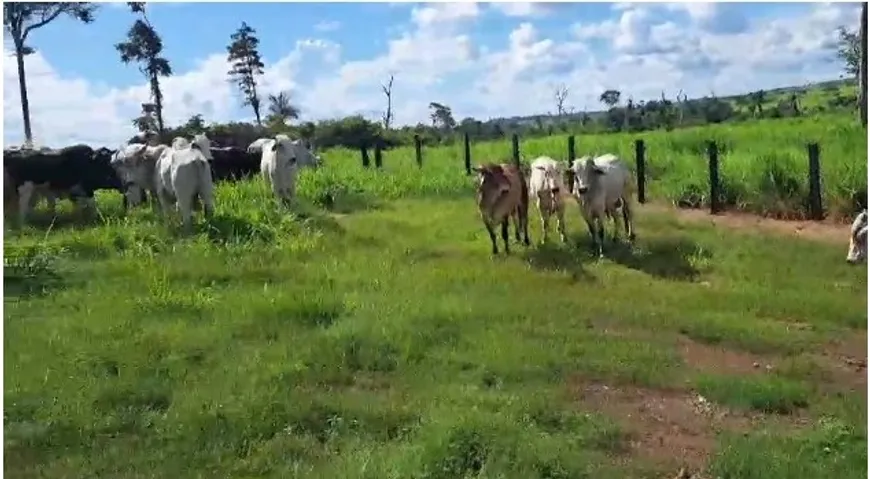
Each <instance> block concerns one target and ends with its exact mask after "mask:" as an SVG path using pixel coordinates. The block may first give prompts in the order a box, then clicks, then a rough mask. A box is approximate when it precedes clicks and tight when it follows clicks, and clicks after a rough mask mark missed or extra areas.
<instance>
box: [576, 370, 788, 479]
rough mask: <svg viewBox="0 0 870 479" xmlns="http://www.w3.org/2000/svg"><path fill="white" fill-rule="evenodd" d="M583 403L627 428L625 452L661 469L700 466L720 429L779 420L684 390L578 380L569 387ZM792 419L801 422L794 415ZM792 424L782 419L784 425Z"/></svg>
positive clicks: (743, 429)
mask: <svg viewBox="0 0 870 479" xmlns="http://www.w3.org/2000/svg"><path fill="white" fill-rule="evenodd" d="M571 392H572V394H573V395H574V397H575V398H576V399H577V400H578V401H579V402H580V403H581V405H582V407H583V408H585V409H589V410H594V411H596V412H599V413H602V414H605V415H608V416H610V417H612V418H615V419H616V420H617V421H618V422H619V423H620V425H621V426H622V428H623V429H624V430H625V431H626V432H627V434H628V451H627V452H628V454H627V455H625V456H623V457H621V458H620V460H621V461H626V460H631V458H633V457H640V458H642V459H644V460H647V461H650V462H651V463H653V464H655V465H657V466H661V467H662V469H663V470H669V471H676V470H679V469H680V468H685V469H686V470H687V471H700V470H703V469H704V467H705V466H706V464H707V461H708V458H709V457H710V455H711V454H712V453H714V452H715V450H716V447H717V444H718V439H717V436H718V434H719V433H721V432H726V431H727V432H735V433H747V432H749V431H751V430H753V429H754V428H756V427H758V426H759V425H760V424H761V423H763V422H764V423H770V424H772V423H773V422H781V421H783V420H782V419H779V418H767V417H765V416H764V415H761V414H757V413H748V412H747V413H744V412H736V411H732V410H730V409H728V408H725V407H722V406H719V405H716V404H714V403H712V402H710V401H709V400H707V399H706V398H704V397H702V396H700V395H698V394H696V393H691V392H687V391H678V390H658V389H648V388H640V387H636V386H618V387H616V386H608V385H603V384H595V383H586V382H582V381H580V382H578V383H576V384H574V385H573V386H572V388H571ZM791 421H792V422H793V423H795V422H802V421H801V420H800V419H798V418H792V419H791ZM789 425H791V426H794V425H795V424H783V426H789Z"/></svg>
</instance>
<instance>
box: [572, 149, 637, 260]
mask: <svg viewBox="0 0 870 479" xmlns="http://www.w3.org/2000/svg"><path fill="white" fill-rule="evenodd" d="M569 174H570V175H571V176H572V179H573V191H572V194H573V196H574V197H575V199H576V200H577V202H578V203H579V205H580V212H581V214H582V215H583V219H584V220H585V221H586V226H588V227H589V234H590V235H592V246H593V248H595V249H597V251H598V256H599V257H603V256H604V217H605V216H609V217H610V218H611V219H612V220H613V228H614V231H613V238H614V241H615V240H616V239H617V237H618V234H619V227H618V224H617V220H616V210H617V209H618V208H621V209H622V219H623V221H624V223H625V230H626V232H627V233H628V239H629V241H634V239H635V233H634V226H633V221H632V209H633V208H632V205H631V193H632V185H633V183H632V182H631V173H630V172H629V170H628V167H627V166H626V165H625V163H623V162H622V160H620V159H619V158H617V157H616V156H614V155H611V154H607V155H602V156H599V157H597V158H595V159H592V158H591V157H588V156H587V157H583V158H580V159H575V160H574V163H573V164H572V165H571V171H570V173H569Z"/></svg>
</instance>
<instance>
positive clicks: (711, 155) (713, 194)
mask: <svg viewBox="0 0 870 479" xmlns="http://www.w3.org/2000/svg"><path fill="white" fill-rule="evenodd" d="M382 144H383V142H382V141H380V139H377V140H376V141H375V145H374V150H375V151H374V156H375V167H376V168H378V169H381V168H382V167H383V152H382ZM575 145H576V143H575V139H574V135H570V136H568V147H567V158H568V159H569V162H570V161H573V159H574V158H575ZM463 150H464V151H463V153H464V155H463V156H464V158H463V160H464V166H465V174H466V175H471V171H472V170H471V140H470V138H469V135H468V133H465V134H464V135H463ZM360 155H361V159H362V165H363V167H364V168H369V167H370V166H371V162H370V160H369V155H368V148H367V147H366V146H362V147H360ZM414 156H415V157H416V160H417V166H418V167H420V168H422V167H423V144H422V140H421V138H420V135H414ZM634 156H635V166H636V176H637V201H638V203H641V204H643V203H646V202H647V195H646V145H645V143H644V141H643V140H642V139H637V140H635V141H634ZM819 156H820V153H819V144H818V143H809V144H807V158H808V178H807V179H808V183H809V194H808V198H807V205H808V209H809V216H810V219H812V220H815V221H821V220H823V219H824V217H825V212H824V207H823V205H822V187H821V184H822V179H821V167H820V165H819ZM511 160H512V161H513V163H514V164H515V165H517V166H519V165H520V139H519V135H517V134H513V135H511ZM707 160H708V170H709V180H710V214H713V215H715V214H718V213H720V212H721V211H722V210H723V209H724V208H723V205H722V191H721V178H720V174H719V166H720V165H719V146H718V144H717V143H716V142H715V141H714V140H710V141H708V142H707Z"/></svg>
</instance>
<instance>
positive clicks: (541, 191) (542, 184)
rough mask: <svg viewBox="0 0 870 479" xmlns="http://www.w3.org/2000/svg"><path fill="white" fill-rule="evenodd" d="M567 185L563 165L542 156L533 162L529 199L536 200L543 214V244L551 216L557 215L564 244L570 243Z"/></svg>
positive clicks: (539, 210)
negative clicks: (567, 215) (566, 204)
mask: <svg viewBox="0 0 870 479" xmlns="http://www.w3.org/2000/svg"><path fill="white" fill-rule="evenodd" d="M564 191H565V184H564V181H563V179H562V165H561V164H560V163H559V162H558V161H556V160H554V159H552V158H550V157H548V156H541V157H538V158H535V159H534V160H533V161H532V172H531V175H530V176H529V197H530V198H535V200H536V202H537V205H538V212H539V213H540V214H541V230H542V231H543V238H542V240H541V243H545V242H546V241H547V233H548V231H547V230H548V229H549V225H550V216H552V215H556V221H557V225H558V228H559V236H560V238H561V239H562V241H563V242H566V241H568V237H567V236H566V235H565V202H564V201H563V199H562V192H564Z"/></svg>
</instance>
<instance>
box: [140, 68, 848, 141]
mask: <svg viewBox="0 0 870 479" xmlns="http://www.w3.org/2000/svg"><path fill="white" fill-rule="evenodd" d="M841 85H842V82H834V83H831V84H829V85H824V86H820V87H814V88H813V89H811V90H807V89H790V90H789V91H786V92H779V93H776V94H774V93H765V92H764V91H758V92H753V93H750V94H748V95H743V96H738V97H730V98H716V97H704V98H699V99H692V100H689V99H681V100H680V101H670V100H668V99H665V98H661V99H658V100H650V101H641V102H638V103H637V104H635V103H634V102H633V101H631V100H629V101H628V102H626V105H625V106H612V107H611V108H610V109H609V110H607V111H603V112H593V113H579V114H578V113H565V114H563V115H561V116H558V115H540V116H533V117H526V118H513V119H497V120H489V121H480V120H476V119H474V118H465V119H463V120H462V121H459V122H456V121H455V120H454V119H453V116H452V112H451V111H450V108H449V107H447V106H445V105H443V104H432V105H430V110H431V111H432V115H431V116H432V124H423V123H419V124H417V125H416V126H403V127H398V128H395V127H394V128H390V129H385V128H384V125H383V123H382V122H381V121H372V120H368V119H366V118H364V117H362V116H359V115H355V116H348V117H345V118H340V119H333V120H322V121H318V122H311V121H303V122H299V123H298V124H288V123H287V122H285V121H281V117H280V116H276V115H274V114H270V115H271V117H270V118H269V120H268V121H266V122H264V123H263V124H262V125H257V124H253V123H246V122H230V123H213V124H207V123H206V121H205V120H204V119H203V117H202V115H195V116H194V117H192V118H190V119H189V120H188V121H187V122H186V123H185V124H183V125H180V126H177V127H166V128H165V129H164V131H163V133H162V134H160V135H159V141H161V142H165V143H168V142H171V140H172V138H174V137H175V136H179V135H187V134H192V133H196V132H200V131H205V132H207V133H208V134H209V138H211V139H212V141H213V142H214V143H215V144H216V145H220V146H237V147H246V146H247V145H249V144H250V143H251V142H253V141H254V140H256V139H257V138H262V137H266V136H274V135H276V134H278V133H285V134H289V135H290V136H291V137H294V138H303V139H306V140H308V141H311V142H312V143H313V144H315V145H316V146H317V147H318V148H330V147H335V146H343V147H346V148H360V147H362V146H367V147H373V146H374V145H375V144H376V143H380V145H381V147H382V148H383V149H389V148H391V147H396V146H410V145H413V144H414V136H415V135H419V136H420V138H421V140H422V142H423V144H424V145H427V146H437V145H449V144H452V143H453V142H455V141H460V139H461V138H462V136H463V135H464V134H465V133H468V135H469V137H470V138H471V139H472V140H473V141H488V140H500V139H505V138H509V137H510V135H512V134H514V133H516V134H519V135H520V136H522V137H524V138H529V137H541V136H549V135H558V134H593V133H605V132H620V131H623V132H624V131H630V132H641V131H648V130H657V129H665V130H672V129H674V128H682V127H692V126H699V125H705V124H716V123H726V122H740V121H746V120H749V119H753V118H791V117H797V116H802V115H813V114H818V113H820V112H832V111H838V110H839V111H848V110H852V109H854V108H855V106H856V98H855V97H854V96H852V95H848V96H847V95H844V94H843V93H841V91H842V90H841V88H840V86H841ZM611 92H612V90H611ZM809 92H813V93H814V94H816V95H819V96H820V97H821V98H823V99H824V102H823V103H822V104H815V105H813V106H811V107H804V106H803V105H802V104H801V99H802V97H803V96H804V95H806V94H808V93H809ZM272 100H274V97H273V98H272ZM278 101H281V99H279V100H278ZM272 103H274V101H272V102H270V109H272V110H275V109H278V108H272V107H273V106H274V105H272ZM130 140H131V141H141V136H140V137H134V138H131V139H130Z"/></svg>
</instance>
